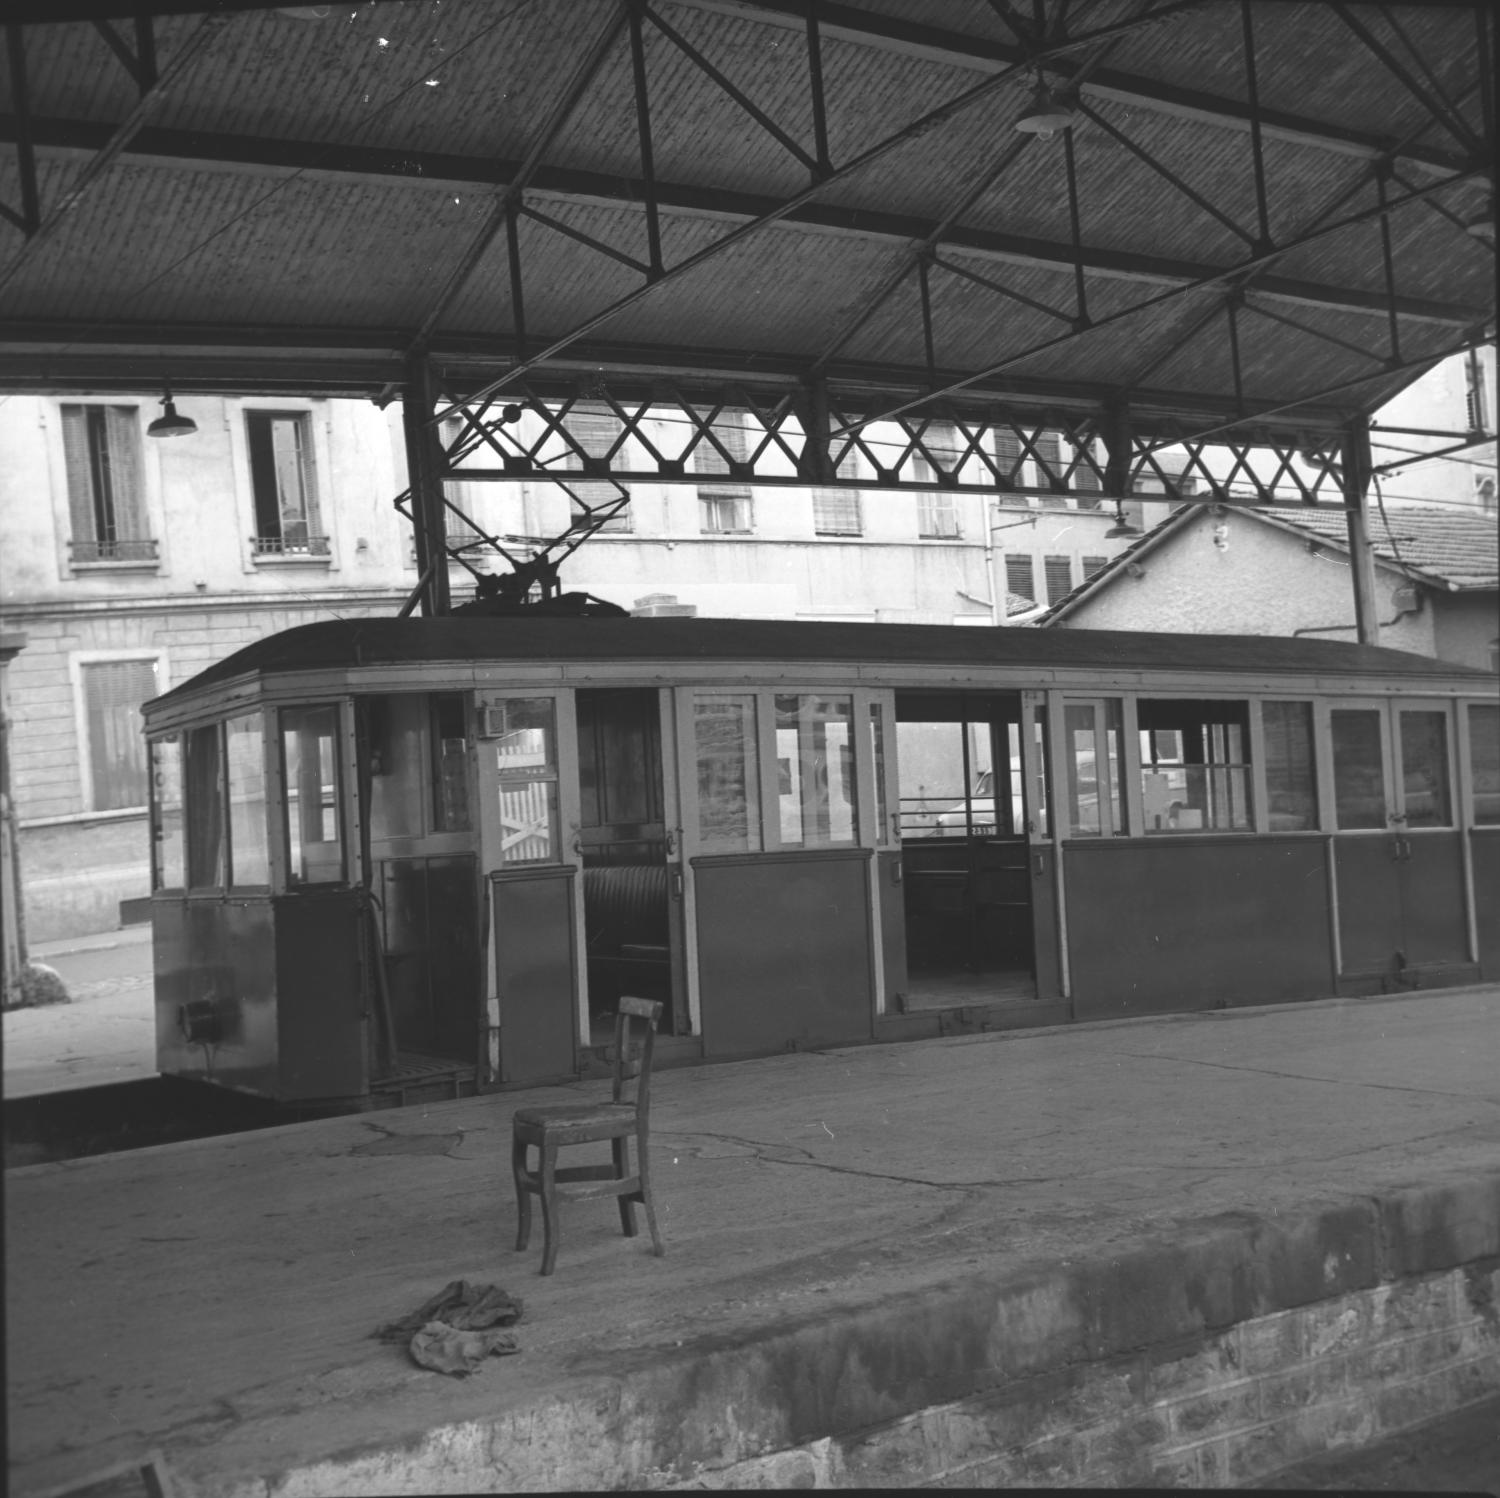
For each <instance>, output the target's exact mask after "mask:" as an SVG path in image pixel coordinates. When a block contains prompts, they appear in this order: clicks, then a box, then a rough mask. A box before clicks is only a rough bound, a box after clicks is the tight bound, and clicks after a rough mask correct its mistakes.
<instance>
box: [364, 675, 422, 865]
mask: <svg viewBox="0 0 1500 1498" xmlns="http://www.w3.org/2000/svg"><path fill="white" fill-rule="evenodd" d="M361 709H362V711H363V713H364V721H365V735H366V738H367V740H368V745H369V747H368V750H367V752H368V754H369V757H370V838H371V840H372V841H373V842H377V843H378V842H384V841H385V840H387V839H388V838H393V837H421V836H422V832H423V828H422V799H423V796H422V785H423V763H422V751H423V739H424V731H425V729H426V716H427V714H426V698H425V697H424V696H422V694H421V693H418V692H393V693H391V694H390V695H388V696H379V697H366V698H362V699H361Z"/></svg>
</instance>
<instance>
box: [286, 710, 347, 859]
mask: <svg viewBox="0 0 1500 1498" xmlns="http://www.w3.org/2000/svg"><path fill="white" fill-rule="evenodd" d="M338 725H339V710H338V708H337V707H336V706H334V705H333V704H332V703H329V704H327V705H326V706H323V707H288V708H283V709H282V711H281V765H282V783H283V784H284V785H285V787H286V835H287V865H286V866H287V882H288V883H289V884H293V885H298V884H338V883H341V882H342V880H343V877H344V844H343V837H342V836H341V833H340V829H339V771H338Z"/></svg>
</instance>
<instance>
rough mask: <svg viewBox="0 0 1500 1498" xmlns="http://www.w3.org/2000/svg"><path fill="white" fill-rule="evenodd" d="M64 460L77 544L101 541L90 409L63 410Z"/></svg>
mask: <svg viewBox="0 0 1500 1498" xmlns="http://www.w3.org/2000/svg"><path fill="white" fill-rule="evenodd" d="M62 433H63V461H64V464H65V466H66V468H67V471H68V523H69V525H70V526H71V527H72V537H73V540H75V541H97V540H98V539H99V536H98V533H97V531H96V530H95V527H94V472H93V465H92V464H91V463H90V462H89V424H88V407H87V406H64V407H62Z"/></svg>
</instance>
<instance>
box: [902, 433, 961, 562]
mask: <svg viewBox="0 0 1500 1498" xmlns="http://www.w3.org/2000/svg"><path fill="white" fill-rule="evenodd" d="M922 445H923V446H924V447H925V448H926V449H927V451H928V452H929V453H931V454H932V456H933V458H935V459H936V460H937V464H938V467H939V468H942V469H943V470H944V471H945V472H947V473H950V474H951V473H954V472H956V471H957V469H958V467H959V456H960V454H961V453H962V451H963V444H962V443H961V442H960V440H959V435H958V428H957V427H955V426H954V425H953V424H952V423H951V422H947V421H934V422H932V423H931V424H930V425H929V426H928V428H927V430H926V432H925V433H923V435H922ZM911 476H912V478H913V480H914V481H915V482H917V483H919V484H937V483H938V482H940V476H939V473H938V469H937V468H935V467H934V466H933V464H932V463H931V462H930V461H929V460H928V459H927V458H926V457H924V456H923V455H922V453H920V452H917V453H913V455H912V458H911ZM917 532H918V534H919V535H923V536H956V535H957V534H958V508H957V504H956V502H955V498H954V496H953V494H952V493H951V492H950V493H943V492H941V491H940V492H938V493H934V494H919V495H918V496H917Z"/></svg>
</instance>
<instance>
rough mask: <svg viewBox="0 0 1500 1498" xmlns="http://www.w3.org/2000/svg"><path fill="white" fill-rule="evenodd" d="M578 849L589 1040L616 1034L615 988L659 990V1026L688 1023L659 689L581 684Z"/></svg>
mask: <svg viewBox="0 0 1500 1498" xmlns="http://www.w3.org/2000/svg"><path fill="white" fill-rule="evenodd" d="M577 710H578V789H579V812H580V815H579V832H578V844H579V847H578V851H579V857H580V858H581V860H582V864H583V920H584V935H585V960H586V966H587V974H588V994H589V1030H590V1033H589V1037H588V1044H590V1045H593V1046H602V1045H606V1044H608V1043H609V1041H610V1038H611V1037H612V1036H613V1034H614V1010H615V1006H616V1004H617V1003H618V1001H619V999H620V996H621V995H622V994H630V995H632V996H634V997H636V998H641V999H658V1000H660V1001H661V1002H662V1003H663V1005H664V1006H665V1007H664V1010H663V1014H662V1024H661V1031H662V1033H664V1034H672V1035H680V1034H683V1033H685V1031H686V1029H687V1012H686V990H687V985H686V982H685V981H684V979H685V974H684V954H683V929H682V892H681V887H680V879H681V874H680V871H679V866H678V865H676V864H669V861H668V857H669V854H670V853H671V852H672V851H674V847H673V844H674V843H675V839H676V829H675V827H673V826H672V825H671V823H672V822H673V821H674V820H675V819H673V818H669V817H668V815H667V807H668V788H667V785H666V779H665V777H664V775H663V765H662V713H663V706H662V703H661V701H660V694H659V693H658V692H656V691H654V690H651V689H650V688H643V689H637V688H625V689H613V688H598V689H594V690H586V691H580V692H579V693H578V697H577Z"/></svg>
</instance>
